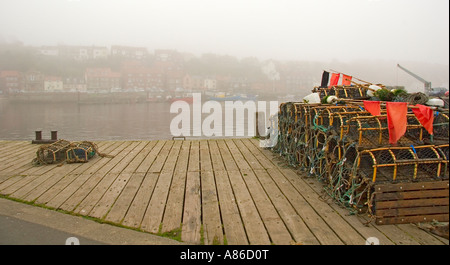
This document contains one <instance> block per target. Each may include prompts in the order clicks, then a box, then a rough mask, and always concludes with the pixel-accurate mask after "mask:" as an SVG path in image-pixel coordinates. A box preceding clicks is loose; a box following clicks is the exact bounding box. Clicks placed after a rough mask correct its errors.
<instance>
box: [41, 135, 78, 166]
mask: <svg viewBox="0 0 450 265" xmlns="http://www.w3.org/2000/svg"><path fill="white" fill-rule="evenodd" d="M69 145H70V142H69V141H66V140H58V141H56V142H54V143H52V144H46V145H42V146H41V147H39V149H38V150H37V151H36V159H37V161H38V162H39V163H41V164H53V163H60V162H62V161H64V159H65V158H66V153H65V152H66V149H67V148H68V146H69Z"/></svg>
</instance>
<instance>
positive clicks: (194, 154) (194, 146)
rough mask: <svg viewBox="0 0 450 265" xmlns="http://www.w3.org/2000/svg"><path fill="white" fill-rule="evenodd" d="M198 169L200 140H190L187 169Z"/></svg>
mask: <svg viewBox="0 0 450 265" xmlns="http://www.w3.org/2000/svg"><path fill="white" fill-rule="evenodd" d="M199 170H200V141H198V140H196V141H191V151H190V153H189V164H188V171H199Z"/></svg>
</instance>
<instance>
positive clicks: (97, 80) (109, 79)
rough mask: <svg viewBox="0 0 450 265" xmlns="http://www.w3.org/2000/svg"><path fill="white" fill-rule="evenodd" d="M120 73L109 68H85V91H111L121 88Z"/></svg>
mask: <svg viewBox="0 0 450 265" xmlns="http://www.w3.org/2000/svg"><path fill="white" fill-rule="evenodd" d="M121 76H122V75H121V73H119V72H113V71H112V70H111V69H110V68H87V69H86V71H85V78H86V89H87V91H111V90H112V89H119V88H121V87H122V81H121Z"/></svg>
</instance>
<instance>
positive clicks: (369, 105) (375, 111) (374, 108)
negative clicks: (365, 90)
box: [363, 100, 381, 116]
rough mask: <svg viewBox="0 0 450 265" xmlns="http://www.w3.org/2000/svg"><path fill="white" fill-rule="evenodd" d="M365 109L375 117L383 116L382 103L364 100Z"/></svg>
mask: <svg viewBox="0 0 450 265" xmlns="http://www.w3.org/2000/svg"><path fill="white" fill-rule="evenodd" d="M363 102H364V109H365V110H367V111H368V112H370V114H372V115H373V116H378V115H381V108H380V101H369V100H364V101H363Z"/></svg>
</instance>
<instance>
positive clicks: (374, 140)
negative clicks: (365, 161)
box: [343, 114, 425, 148]
mask: <svg viewBox="0 0 450 265" xmlns="http://www.w3.org/2000/svg"><path fill="white" fill-rule="evenodd" d="M424 131H425V129H424V128H423V126H422V125H421V124H420V122H419V121H418V120H417V118H416V117H415V116H414V114H408V117H407V126H406V132H405V134H404V136H402V137H401V138H400V139H399V140H398V143H397V144H398V145H400V146H406V145H411V144H415V145H417V144H422V143H423V140H424ZM343 135H344V136H347V137H348V138H349V139H351V140H352V141H355V142H356V143H358V145H359V146H360V147H366V148H373V147H379V146H388V145H389V129H388V124H387V116H386V115H380V116H359V117H353V118H350V119H349V120H348V121H347V128H346V132H345V131H344V133H343Z"/></svg>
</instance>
